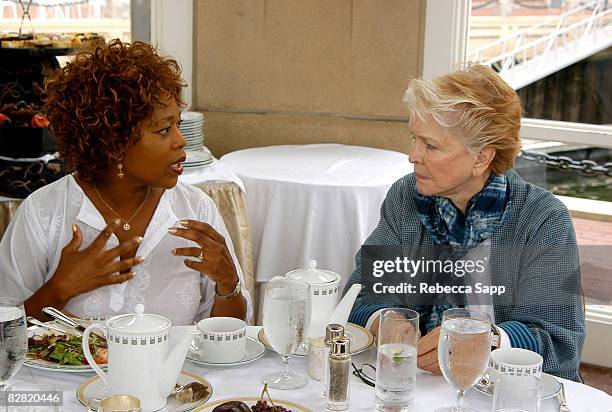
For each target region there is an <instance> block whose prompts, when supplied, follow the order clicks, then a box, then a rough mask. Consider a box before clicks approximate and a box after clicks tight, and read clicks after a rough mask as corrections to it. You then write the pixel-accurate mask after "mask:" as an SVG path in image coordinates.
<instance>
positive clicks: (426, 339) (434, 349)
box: [417, 326, 442, 375]
mask: <svg viewBox="0 0 612 412" xmlns="http://www.w3.org/2000/svg"><path fill="white" fill-rule="evenodd" d="M439 338H440V326H438V327H437V328H435V329H433V330H431V332H429V333H428V334H427V335H425V336H423V337H422V338H421V339H420V340H419V351H418V358H417V365H418V367H419V369H423V370H425V371H428V372H431V373H433V374H434V375H439V374H441V373H442V372H441V371H440V364H438V339H439Z"/></svg>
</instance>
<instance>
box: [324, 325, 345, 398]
mask: <svg viewBox="0 0 612 412" xmlns="http://www.w3.org/2000/svg"><path fill="white" fill-rule="evenodd" d="M343 337H344V326H342V325H339V324H337V323H330V324H329V325H327V328H325V347H324V348H323V375H322V376H323V379H322V383H323V389H322V390H321V396H322V397H326V396H327V384H328V382H329V353H330V351H331V346H332V342H333V341H334V340H336V339H339V338H343Z"/></svg>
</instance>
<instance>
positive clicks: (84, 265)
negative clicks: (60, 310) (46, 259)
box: [49, 219, 143, 301]
mask: <svg viewBox="0 0 612 412" xmlns="http://www.w3.org/2000/svg"><path fill="white" fill-rule="evenodd" d="M120 224H121V221H120V220H119V219H115V220H114V221H113V222H112V223H111V224H110V225H109V226H107V227H106V228H104V230H103V231H102V233H100V234H99V235H98V236H97V237H96V238H95V239H94V241H93V242H91V244H90V245H89V246H86V247H85V248H83V249H82V250H80V249H81V244H82V243H83V234H82V232H81V229H80V228H79V226H78V225H76V224H74V225H73V226H72V239H71V240H70V242H69V243H68V244H67V245H66V246H64V248H63V249H62V254H61V257H60V261H59V264H58V266H57V269H56V271H55V273H54V274H53V277H52V278H51V280H50V281H49V283H51V284H52V286H53V287H54V289H55V291H56V293H57V294H58V295H59V296H58V297H59V298H60V299H61V300H62V301H68V300H69V299H71V298H73V297H75V296H77V295H80V294H82V293H86V292H89V291H92V290H94V289H97V288H99V287H102V286H107V285H113V284H117V283H122V282H125V281H126V280H128V279H130V278H131V277H132V276H134V273H132V272H127V271H128V270H129V269H130V268H131V267H132V266H135V265H138V264H139V263H141V262H142V261H143V258H142V257H139V256H136V257H133V258H129V259H124V260H121V256H126V255H127V256H131V255H133V254H134V253H135V250H136V248H137V247H138V244H139V243H140V242H141V241H142V238H141V237H140V236H138V237H135V238H133V239H131V240H128V241H127V242H123V243H120V244H119V245H118V246H116V247H114V248H112V249H109V250H106V249H105V246H106V243H107V241H108V238H109V237H110V235H111V234H112V233H114V232H115V231H116V230H117V229H118V228H119V226H120Z"/></svg>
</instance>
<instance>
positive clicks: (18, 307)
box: [0, 297, 28, 392]
mask: <svg viewBox="0 0 612 412" xmlns="http://www.w3.org/2000/svg"><path fill="white" fill-rule="evenodd" d="M27 351H28V331H27V329H26V318H25V310H24V308H23V303H22V302H21V301H19V300H17V299H15V298H8V297H0V392H3V391H5V390H6V384H7V382H8V381H9V379H11V377H13V375H15V374H16V373H17V371H18V370H19V368H21V365H22V364H23V361H24V360H25V357H26V352H27Z"/></svg>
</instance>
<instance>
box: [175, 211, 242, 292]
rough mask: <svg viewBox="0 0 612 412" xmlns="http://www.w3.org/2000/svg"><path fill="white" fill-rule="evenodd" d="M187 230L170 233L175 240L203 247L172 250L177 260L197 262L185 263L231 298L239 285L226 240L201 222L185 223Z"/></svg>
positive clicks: (183, 223)
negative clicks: (178, 238) (176, 238)
mask: <svg viewBox="0 0 612 412" xmlns="http://www.w3.org/2000/svg"><path fill="white" fill-rule="evenodd" d="M180 223H181V225H183V226H184V227H183V228H176V227H172V228H170V229H168V232H169V233H170V234H172V235H174V236H178V237H182V238H184V239H188V240H192V241H194V242H195V243H197V244H198V246H199V247H183V248H177V249H174V250H172V254H173V255H175V256H189V257H194V258H196V259H197V260H192V259H185V260H184V263H185V266H187V267H188V268H191V269H193V270H195V271H198V272H201V273H205V274H206V275H207V276H208V277H209V278H210V279H211V280H212V281H213V282H215V284H216V285H217V293H219V294H220V295H227V294H230V293H231V292H232V291H233V290H234V288H235V287H236V284H237V283H238V281H239V277H238V271H237V270H236V266H234V261H233V259H232V255H231V254H230V252H229V250H228V248H227V244H226V243H225V238H224V237H223V236H221V235H220V234H219V232H217V231H216V230H215V229H213V227H212V226H210V225H209V224H207V223H204V222H200V221H197V220H181V222H180Z"/></svg>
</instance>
